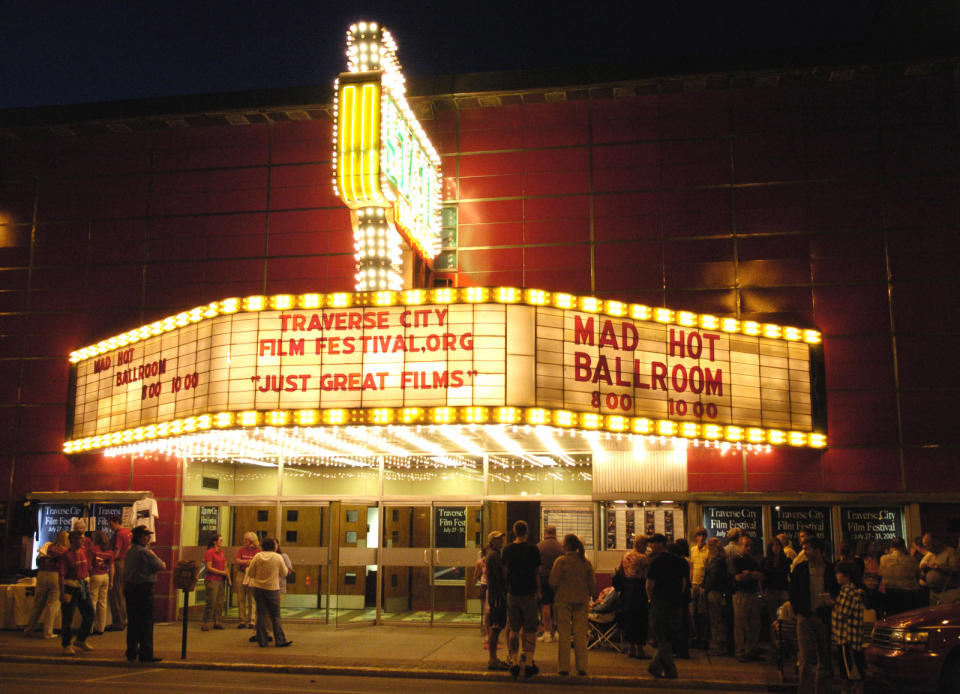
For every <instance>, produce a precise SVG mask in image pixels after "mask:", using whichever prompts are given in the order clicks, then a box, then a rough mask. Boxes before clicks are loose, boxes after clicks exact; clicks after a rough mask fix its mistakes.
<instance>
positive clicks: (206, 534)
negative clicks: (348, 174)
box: [197, 506, 220, 547]
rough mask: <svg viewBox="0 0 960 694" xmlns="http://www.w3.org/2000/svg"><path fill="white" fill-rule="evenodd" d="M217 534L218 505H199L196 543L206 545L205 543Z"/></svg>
mask: <svg viewBox="0 0 960 694" xmlns="http://www.w3.org/2000/svg"><path fill="white" fill-rule="evenodd" d="M218 534H220V507H219V506H201V507H200V517H199V520H198V523H197V544H198V545H199V546H200V547H206V546H207V543H208V542H210V540H212V539H213V538H215V537H216V536H217V535H218Z"/></svg>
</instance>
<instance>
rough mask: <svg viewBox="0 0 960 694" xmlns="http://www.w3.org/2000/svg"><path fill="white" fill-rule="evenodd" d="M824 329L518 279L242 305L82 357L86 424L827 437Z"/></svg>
mask: <svg viewBox="0 0 960 694" xmlns="http://www.w3.org/2000/svg"><path fill="white" fill-rule="evenodd" d="M819 340H820V334H819V333H818V332H816V331H812V330H806V331H805V330H800V329H797V328H791V327H782V326H778V325H772V324H762V325H761V324H757V323H751V322H749V321H738V320H735V319H729V318H727V319H721V318H716V317H713V316H705V315H696V314H691V313H686V312H674V311H669V310H667V309H651V308H649V307H647V306H641V305H637V304H634V305H629V304H624V303H621V302H617V301H607V302H603V301H600V300H597V299H594V298H592V297H574V296H571V295H568V294H553V295H551V294H549V293H547V292H543V291H539V290H526V291H522V290H519V289H513V288H499V289H486V288H482V287H471V288H467V289H449V288H444V289H434V290H429V291H428V290H408V291H406V292H400V293H395V292H369V293H358V294H331V295H326V296H324V295H317V294H307V295H301V296H299V297H294V296H291V295H281V296H276V297H271V298H267V297H249V298H247V299H244V300H242V301H241V300H239V299H228V300H225V301H222V302H215V303H213V304H210V305H209V306H207V307H199V308H197V309H194V310H193V311H190V312H185V313H182V314H178V315H177V316H173V317H171V318H169V319H167V320H166V321H158V322H157V323H154V324H151V325H149V326H144V327H142V328H139V329H136V330H132V331H130V332H129V333H125V334H123V335H120V336H117V337H115V338H111V340H105V341H104V342H102V343H99V344H98V345H93V346H91V347H88V348H85V349H83V350H79V351H78V352H75V353H73V354H72V355H71V361H73V362H74V363H75V365H76V366H75V368H76V374H75V384H76V386H75V387H76V396H75V404H74V413H73V421H72V430H71V434H72V436H73V439H74V440H75V441H79V440H89V439H91V437H94V438H95V439H96V441H97V443H98V444H100V443H102V444H103V445H106V442H107V441H108V440H114V439H120V438H124V437H125V440H137V433H136V432H138V431H140V432H141V435H142V433H143V432H142V430H143V428H144V427H151V426H153V427H156V426H158V425H161V424H163V425H164V427H165V428H164V429H163V431H164V432H167V433H181V432H183V431H191V430H193V429H196V428H197V427H198V426H199V427H200V428H201V429H202V428H203V427H202V426H200V423H199V422H200V420H198V418H201V417H206V419H205V420H202V421H203V422H206V424H207V427H209V426H210V422H211V419H210V417H218V418H219V420H217V421H219V422H220V425H221V426H227V425H233V424H237V425H242V424H244V422H247V423H260V422H263V416H262V413H267V414H268V415H269V418H272V419H269V418H268V422H267V423H274V424H278V425H280V424H284V425H285V424H298V423H299V424H317V423H333V424H337V423H344V422H345V421H346V419H345V417H346V416H347V415H346V414H344V415H337V417H336V418H334V419H330V418H328V419H326V420H324V419H323V417H322V416H320V415H321V414H322V413H327V412H341V413H347V414H349V413H355V414H352V415H350V421H352V422H356V421H358V420H357V417H358V416H359V417H361V419H360V421H362V422H363V423H371V424H377V423H380V424H384V423H391V422H401V423H402V422H417V421H421V419H419V417H421V415H422V413H423V412H426V411H428V410H430V409H431V408H433V410H437V411H439V410H443V414H442V416H440V417H439V418H433V419H432V420H431V421H435V422H451V423H455V422H464V423H480V424H483V423H491V422H497V421H500V422H504V421H506V422H508V423H518V422H526V423H529V424H550V425H554V426H561V427H577V428H582V429H601V430H607V431H614V432H627V433H634V434H645V435H664V436H678V437H686V438H704V439H708V440H711V439H714V440H716V439H723V440H728V441H736V442H740V441H743V442H746V443H775V444H780V443H785V444H792V445H811V446H819V445H823V444H824V443H825V438H824V436H823V435H822V434H821V433H817V432H816V431H815V430H816V429H817V426H816V424H817V423H816V421H815V420H816V417H815V416H814V406H813V398H814V392H813V391H814V389H813V387H812V379H811V360H812V353H813V350H814V349H815V347H814V346H815V345H817V344H818V343H819ZM507 411H509V412H510V413H511V414H504V413H505V412H507ZM418 412H419V413H421V414H417V415H415V413H418ZM305 413H307V414H305ZM371 413H373V414H372V416H367V415H368V414H371ZM398 413H406V415H404V416H406V417H407V418H406V419H404V416H401V415H400V414H398ZM414 415H415V416H414ZM422 421H427V420H422ZM170 422H173V423H174V424H175V426H174V424H165V423H170ZM171 427H174V428H172V429H171ZM191 427H192V429H191ZM120 432H122V436H121V434H120ZM155 433H156V432H154V434H155ZM164 435H165V434H164ZM111 436H112V437H113V439H110V437H111ZM68 443H69V442H68Z"/></svg>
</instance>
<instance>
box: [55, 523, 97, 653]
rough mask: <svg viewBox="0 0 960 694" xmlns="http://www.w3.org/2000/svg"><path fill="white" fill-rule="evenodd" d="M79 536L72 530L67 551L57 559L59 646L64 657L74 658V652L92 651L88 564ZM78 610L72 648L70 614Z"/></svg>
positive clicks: (91, 615)
mask: <svg viewBox="0 0 960 694" xmlns="http://www.w3.org/2000/svg"><path fill="white" fill-rule="evenodd" d="M83 539H84V538H83V533H82V532H80V531H79V530H74V531H72V532H71V533H70V549H68V550H67V551H66V552H64V553H63V554H61V555H60V559H59V566H60V604H61V611H62V615H63V616H62V619H61V625H60V643H61V644H62V645H63V653H64V655H76V654H77V649H78V648H79V649H80V650H81V651H92V650H93V647H92V646H90V645H89V644H88V643H87V637H88V636H89V635H90V627H91V626H92V625H93V605H92V604H91V603H90V585H89V583H88V580H89V577H90V562H89V560H88V559H87V553H86V551H85V550H84V549H83ZM78 608H79V610H80V616H81V617H82V621H81V622H80V633H79V634H77V642H76V647H74V646H73V645H71V643H70V642H71V641H72V640H73V629H72V625H73V614H74V612H75V611H76V610H77V609H78Z"/></svg>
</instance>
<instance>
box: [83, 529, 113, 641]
mask: <svg viewBox="0 0 960 694" xmlns="http://www.w3.org/2000/svg"><path fill="white" fill-rule="evenodd" d="M87 558H88V559H89V561H90V602H91V603H92V604H93V609H94V613H95V615H96V616H95V617H94V622H93V633H94V634H95V635H97V636H99V635H101V634H102V633H103V630H104V629H105V628H106V626H107V593H109V592H110V584H111V583H113V580H114V572H113V552H111V551H110V540H108V539H107V534H106V533H105V532H103V531H102V530H98V531H96V532H95V533H94V534H93V556H90V555H89V554H88V556H87Z"/></svg>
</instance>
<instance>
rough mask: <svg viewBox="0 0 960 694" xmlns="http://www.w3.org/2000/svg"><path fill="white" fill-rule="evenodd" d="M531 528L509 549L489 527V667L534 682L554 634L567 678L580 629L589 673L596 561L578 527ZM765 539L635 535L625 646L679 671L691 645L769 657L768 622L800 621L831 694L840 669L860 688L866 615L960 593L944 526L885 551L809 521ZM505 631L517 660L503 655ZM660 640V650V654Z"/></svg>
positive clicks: (808, 676)
mask: <svg viewBox="0 0 960 694" xmlns="http://www.w3.org/2000/svg"><path fill="white" fill-rule="evenodd" d="M527 534H528V529H527V526H526V523H525V522H523V521H519V522H518V523H517V524H515V526H514V527H513V541H512V542H510V543H509V544H507V545H506V546H505V540H506V538H505V537H504V534H503V533H501V532H498V531H494V532H491V533H490V534H489V536H488V544H487V546H486V547H485V548H484V550H483V556H482V559H481V562H480V563H479V564H478V571H477V574H478V578H479V580H480V583H481V584H482V593H481V595H482V597H483V601H484V608H485V617H484V619H485V625H486V628H487V644H486V645H487V647H488V648H489V661H488V668H489V669H491V670H509V671H510V672H511V674H512V676H513V677H514V678H515V679H516V678H519V676H520V675H521V674H522V675H523V676H524V678H530V677H532V676H534V675H535V674H536V673H537V672H539V667H538V666H537V665H536V662H535V660H534V654H535V650H536V647H537V643H538V641H539V642H540V643H550V642H552V641H554V640H556V641H557V648H558V669H559V672H560V673H561V674H564V675H565V674H568V673H569V671H570V668H569V660H570V644H571V636H572V641H573V645H574V651H575V667H576V670H577V673H578V674H580V675H585V674H586V673H587V648H586V634H587V614H588V610H590V609H591V599H592V598H594V597H596V595H595V593H596V586H595V585H594V574H593V567H592V565H591V564H590V562H589V561H588V560H587V559H586V556H585V553H584V552H583V543H582V542H581V541H580V539H579V538H578V537H577V536H576V535H567V536H565V537H564V538H563V541H562V542H560V541H558V540H557V536H556V528H554V527H552V526H546V527H545V528H544V538H543V540H542V541H541V542H540V543H539V545H534V544H532V543H531V542H529V541H528V538H527ZM757 542H758V540H757V539H755V538H753V537H750V536H749V534H748V533H746V532H745V531H743V530H742V529H740V528H731V529H730V530H729V531H728V532H727V533H726V535H725V536H724V537H723V538H720V537H708V533H707V531H706V530H705V529H704V528H698V529H697V530H696V531H695V532H694V534H693V538H692V540H691V541H690V542H689V543H688V542H687V540H686V539H683V538H681V539H679V540H676V541H673V542H668V541H667V538H666V537H665V536H663V535H661V534H653V535H639V536H636V537H635V538H632V544H633V546H632V547H631V549H630V550H629V551H627V552H626V553H625V554H624V555H623V557H622V559H621V561H620V563H619V566H618V567H617V569H616V572H615V573H614V575H613V579H612V582H613V588H614V590H615V593H616V596H615V597H616V598H617V604H618V606H619V607H618V610H617V623H618V624H619V626H620V628H621V631H622V635H623V639H624V641H625V642H626V655H627V656H628V657H631V658H636V659H649V660H650V663H649V664H648V670H649V672H650V674H652V675H653V676H654V677H665V678H675V677H677V676H678V674H679V673H678V670H677V665H676V659H677V658H680V659H682V658H685V657H689V648H691V647H695V648H701V649H704V650H706V651H707V652H708V654H709V655H710V656H712V657H726V656H732V657H734V658H736V659H737V660H739V661H740V662H749V661H752V660H759V659H760V658H761V655H760V644H761V642H762V641H764V640H766V636H765V634H766V633H768V632H766V631H765V629H764V627H765V626H768V625H770V624H772V623H789V624H790V625H791V626H790V628H791V629H794V628H795V629H796V643H797V649H798V665H799V673H800V684H799V689H798V691H800V692H818V691H826V688H825V687H826V685H825V681H826V680H827V679H828V678H830V677H831V676H832V674H833V673H834V672H836V673H837V674H838V675H839V676H840V678H841V679H842V680H843V682H844V689H845V690H848V689H849V690H850V691H857V690H858V687H860V686H861V685H860V684H858V683H862V681H863V668H864V665H863V648H864V647H865V643H864V640H865V637H864V628H863V624H864V622H865V619H866V620H867V621H869V620H870V619H878V618H882V617H883V616H885V615H889V614H895V613H898V612H902V611H905V610H908V609H913V608H915V607H919V606H922V605H925V604H938V603H942V602H951V601H960V555H958V553H957V551H956V550H954V549H953V548H951V547H948V546H947V545H945V544H944V543H943V542H941V541H939V540H938V539H937V538H936V537H934V536H932V535H924V536H923V537H922V538H917V539H916V540H915V542H914V551H913V552H908V551H907V548H906V543H905V542H904V540H903V539H901V538H896V539H894V540H893V541H892V542H891V543H890V545H889V547H888V548H886V549H885V551H883V552H880V551H875V550H874V548H873V546H872V545H871V544H870V543H861V544H860V545H859V546H857V547H856V548H854V547H852V546H850V545H847V544H846V543H841V545H840V546H838V547H837V552H836V555H837V561H836V563H834V562H831V561H830V559H829V556H828V547H827V545H826V542H825V540H824V539H823V538H821V537H817V536H816V534H815V533H814V531H812V530H809V529H802V530H800V531H799V533H798V537H797V542H796V544H794V540H793V538H790V537H788V536H787V535H786V534H779V535H777V536H775V537H773V538H771V539H770V541H769V542H768V543H767V544H766V546H765V547H758V546H757V544H755V543H757ZM778 620H779V622H778ZM793 620H795V621H793ZM794 623H795V625H796V626H795V627H794V626H793V624H794ZM554 629H556V632H557V636H556V637H554V636H553V630H554ZM503 630H507V632H508V637H507V640H508V660H507V661H501V660H499V659H498V657H497V646H498V643H499V640H500V633H501V632H502V631H503ZM538 631H539V637H538V636H537V634H538ZM648 645H652V646H653V647H654V648H655V652H654V653H653V655H652V656H651V655H650V654H648V653H647V652H646V650H645V649H646V647H647V646H648ZM833 651H836V652H837V653H838V654H839V656H840V657H839V659H838V662H839V669H837V667H835V666H834V665H833V663H832V661H831V658H832V652H833Z"/></svg>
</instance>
